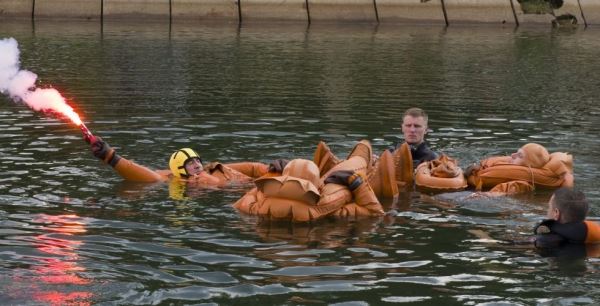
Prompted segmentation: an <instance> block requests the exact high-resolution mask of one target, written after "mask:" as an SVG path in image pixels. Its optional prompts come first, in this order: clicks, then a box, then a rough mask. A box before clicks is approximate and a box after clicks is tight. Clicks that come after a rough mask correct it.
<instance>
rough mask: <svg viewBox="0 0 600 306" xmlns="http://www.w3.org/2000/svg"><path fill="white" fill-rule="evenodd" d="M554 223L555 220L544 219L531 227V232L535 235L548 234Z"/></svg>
mask: <svg viewBox="0 0 600 306" xmlns="http://www.w3.org/2000/svg"><path fill="white" fill-rule="evenodd" d="M554 224H556V220H552V219H545V220H543V221H542V222H540V223H539V224H537V225H536V226H535V227H534V228H533V233H534V234H536V235H543V234H550V233H551V232H552V227H553V226H554Z"/></svg>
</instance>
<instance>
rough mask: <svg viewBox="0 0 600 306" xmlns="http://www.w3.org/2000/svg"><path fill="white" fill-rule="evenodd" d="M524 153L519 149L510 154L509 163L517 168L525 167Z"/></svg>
mask: <svg viewBox="0 0 600 306" xmlns="http://www.w3.org/2000/svg"><path fill="white" fill-rule="evenodd" d="M525 154H526V153H525V151H523V149H519V150H518V151H517V152H515V153H512V154H511V155H510V157H511V162H512V163H513V164H514V165H519V166H527V161H526V160H525V156H526V155H525Z"/></svg>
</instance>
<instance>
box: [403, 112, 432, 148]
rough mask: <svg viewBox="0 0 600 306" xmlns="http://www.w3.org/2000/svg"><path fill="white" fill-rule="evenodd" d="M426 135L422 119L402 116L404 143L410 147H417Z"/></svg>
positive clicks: (425, 123)
mask: <svg viewBox="0 0 600 306" xmlns="http://www.w3.org/2000/svg"><path fill="white" fill-rule="evenodd" d="M426 133H427V122H425V118H423V117H413V116H410V115H407V116H404V119H403V120H402V134H404V141H406V142H407V143H408V144H411V145H418V144H420V143H421V142H423V139H424V138H425V134H426Z"/></svg>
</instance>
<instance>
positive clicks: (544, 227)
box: [534, 187, 600, 248]
mask: <svg viewBox="0 0 600 306" xmlns="http://www.w3.org/2000/svg"><path fill="white" fill-rule="evenodd" d="M588 210H589V204H588V202H587V200H586V198H585V195H584V194H583V193H582V192H581V191H577V190H574V189H572V188H565V187H563V188H559V189H557V190H556V191H555V192H554V194H553V195H552V197H551V198H550V201H549V202H548V212H547V215H546V217H547V219H546V220H544V221H542V222H541V223H540V224H538V225H537V226H536V227H535V229H534V233H535V234H536V237H535V241H534V244H535V246H537V247H542V248H550V247H557V246H560V245H562V244H565V243H576V244H583V243H598V242H600V224H598V223H596V222H592V221H586V220H585V218H586V216H587V213H588Z"/></svg>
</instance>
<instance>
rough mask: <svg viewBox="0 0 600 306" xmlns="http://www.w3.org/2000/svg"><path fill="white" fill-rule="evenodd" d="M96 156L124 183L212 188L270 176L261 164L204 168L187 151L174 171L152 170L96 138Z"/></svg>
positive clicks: (174, 159) (173, 162) (176, 156)
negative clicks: (173, 183)
mask: <svg viewBox="0 0 600 306" xmlns="http://www.w3.org/2000/svg"><path fill="white" fill-rule="evenodd" d="M90 145H91V149H92V153H93V154H94V156H96V157H97V158H99V159H100V160H102V161H103V162H104V163H106V164H109V165H111V166H112V167H113V169H115V171H116V172H117V173H118V174H119V175H120V176H121V177H123V179H125V180H128V181H135V182H148V183H152V182H162V181H166V180H168V179H171V178H176V179H179V180H184V181H193V182H195V183H199V184H206V185H208V186H224V185H226V184H228V183H244V182H251V181H252V179H253V178H257V177H260V176H262V175H264V174H266V173H267V172H268V166H267V165H266V164H263V163H258V162H241V163H232V164H221V163H218V162H213V163H210V164H208V165H206V167H205V166H203V164H202V159H201V158H200V155H198V153H196V151H194V150H192V149H190V148H183V149H179V150H177V151H175V152H174V153H173V154H172V155H171V157H170V158H169V168H170V170H156V171H155V170H151V169H149V168H147V167H144V166H141V165H138V164H136V163H134V162H133V161H130V160H127V159H125V158H123V157H121V156H120V155H118V154H116V153H115V150H114V149H113V148H111V147H110V146H109V145H108V143H106V141H104V140H102V138H100V137H96V138H95V139H93V140H92V141H91V143H90Z"/></svg>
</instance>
